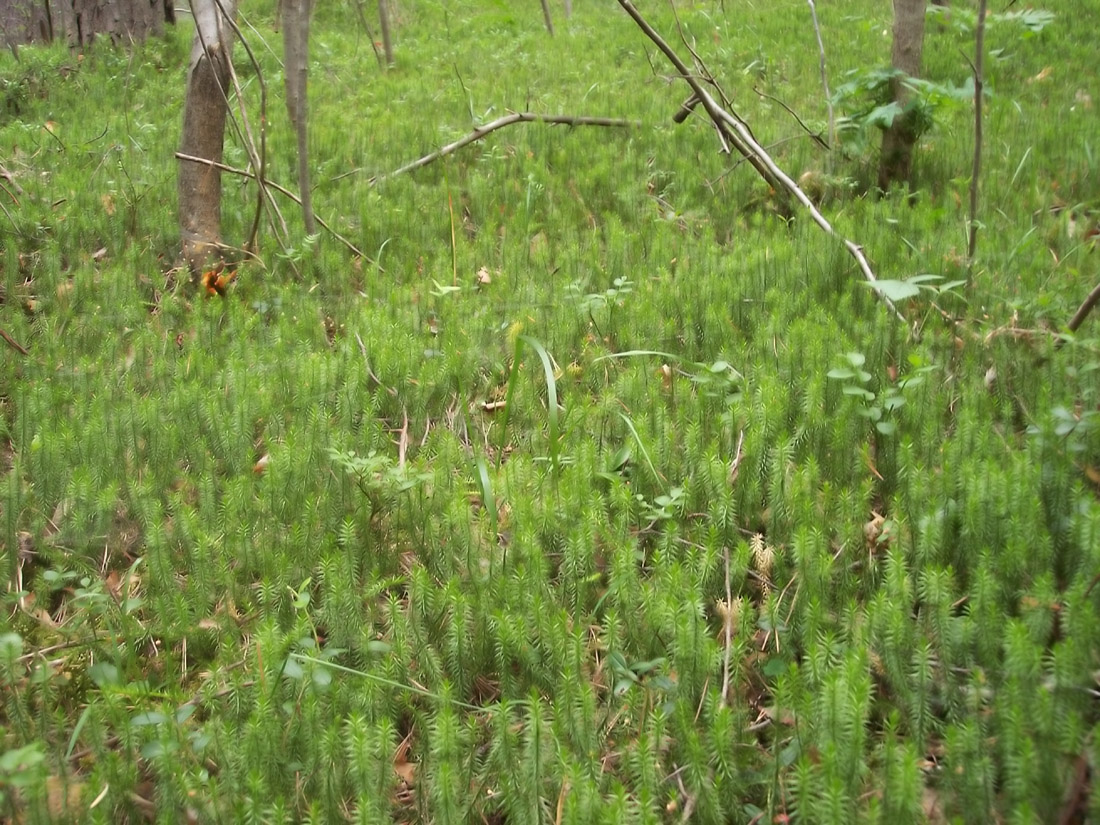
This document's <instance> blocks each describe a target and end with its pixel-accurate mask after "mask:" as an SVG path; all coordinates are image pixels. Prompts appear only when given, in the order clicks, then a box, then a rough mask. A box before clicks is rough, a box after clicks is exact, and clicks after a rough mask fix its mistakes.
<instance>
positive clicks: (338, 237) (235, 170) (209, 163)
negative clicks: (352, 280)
mask: <svg viewBox="0 0 1100 825" xmlns="http://www.w3.org/2000/svg"><path fill="white" fill-rule="evenodd" d="M176 157H177V158H178V159H179V160H189V161H191V162H192V163H205V164H206V165H207V166H213V167H214V168H216V169H221V170H222V171H223V172H229V173H230V174H232V175H240V176H241V177H242V178H252V179H255V178H257V177H258V176H257V175H256V173H255V172H249V171H248V170H247V169H238V168H237V167H235V166H229V165H228V164H225V163H219V162H218V161H216V160H210V159H208V158H199V157H195V156H194V155H185V154H184V153H183V152H176ZM263 185H264V186H265V187H270V188H271V189H274V190H275V191H276V192H278V193H279V194H281V195H285V196H286V197H288V198H290V199H291V200H292V201H294V202H295V203H296V204H298V205H299V206H301V205H302V201H301V199H300V198H299V197H298V196H297V195H295V194H294V193H293V192H291V191H290V190H289V189H287V188H286V187H285V186H280V185H279V184H277V183H275V182H274V181H271V180H266V181H264V183H263ZM314 217H315V218H317V223H318V224H319V225H320V226H321V228H322V229H324V230H325V231H326V232H328V233H329V234H330V235H332V237H334V238H335V239H336V240H338V241H339V242H340V243H342V244H343V245H344V246H346V247H347V248H348V251H350V252H351V253H352V254H353V255H357V256H358V257H360V258H363V259H365V260H368V261H369V260H370V258H368V257H367V256H366V255H364V254H363V253H362V251H361V250H360V249H359V248H358V247H357V246H355V244H353V243H352V242H351V241H349V240H348V239H347V238H345V237H344V236H343V235H341V234H340V233H339V232H337V231H336V230H335V229H333V228H332V227H331V226H329V225H328V224H327V223H325V222H324V221H323V220H321V218H320V217H318V216H316V215H315V216H314Z"/></svg>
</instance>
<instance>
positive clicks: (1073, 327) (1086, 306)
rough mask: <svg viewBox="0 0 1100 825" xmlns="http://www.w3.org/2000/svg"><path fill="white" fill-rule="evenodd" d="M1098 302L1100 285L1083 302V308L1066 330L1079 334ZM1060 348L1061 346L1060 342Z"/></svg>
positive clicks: (1075, 314)
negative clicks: (1079, 328)
mask: <svg viewBox="0 0 1100 825" xmlns="http://www.w3.org/2000/svg"><path fill="white" fill-rule="evenodd" d="M1098 302H1100V284H1097V285H1096V286H1094V287H1093V288H1092V292H1090V293H1089V296H1088V297H1087V298H1086V299H1085V300H1084V301H1082V302H1081V306H1079V307H1078V308H1077V311H1076V312H1075V313H1073V317H1072V318H1071V319H1070V321H1069V324H1067V325H1066V329H1068V330H1069V331H1070V332H1077V328H1078V327H1080V326H1081V324H1083V323H1084V322H1085V319H1086V318H1088V317H1089V313H1090V312H1092V308H1093V307H1094V306H1096V304H1097V303H1098ZM1059 346H1061V342H1060V341H1059Z"/></svg>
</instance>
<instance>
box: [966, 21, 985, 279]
mask: <svg viewBox="0 0 1100 825" xmlns="http://www.w3.org/2000/svg"><path fill="white" fill-rule="evenodd" d="M986 5H987V0H979V2H978V26H977V28H976V29H975V33H974V50H975V52H974V63H973V64H972V67H973V69H974V168H973V170H972V171H971V173H970V231H969V239H968V240H967V244H966V257H967V260H968V262H969V265H970V266H973V265H974V253H975V252H976V251H977V249H978V176H979V175H980V174H981V171H982V86H983V85H984V82H983V79H982V64H983V63H984V62H985V61H984V60H982V52H984V51H985V10H986Z"/></svg>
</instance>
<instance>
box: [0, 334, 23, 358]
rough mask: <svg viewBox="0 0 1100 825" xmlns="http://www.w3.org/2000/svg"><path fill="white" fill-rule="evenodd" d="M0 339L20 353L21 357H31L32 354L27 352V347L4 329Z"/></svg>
mask: <svg viewBox="0 0 1100 825" xmlns="http://www.w3.org/2000/svg"><path fill="white" fill-rule="evenodd" d="M0 338H3V339H4V340H5V341H7V343H8V346H10V347H11V348H12V349H14V350H16V351H17V352H19V354H20V355H30V352H29V351H28V350H27V348H26V347H24V346H23V345H22V344H20V343H19V342H18V341H16V340H15V339H14V338H12V337H11V336H10V335H8V333H7V332H5V331H4V330H2V329H0Z"/></svg>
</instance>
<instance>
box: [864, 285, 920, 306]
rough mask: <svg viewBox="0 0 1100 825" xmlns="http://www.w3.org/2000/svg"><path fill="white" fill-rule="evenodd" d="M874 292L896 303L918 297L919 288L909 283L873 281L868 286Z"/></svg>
mask: <svg viewBox="0 0 1100 825" xmlns="http://www.w3.org/2000/svg"><path fill="white" fill-rule="evenodd" d="M868 286H870V287H871V289H873V290H874V291H875V292H877V293H879V295H882V296H883V297H884V298H888V299H889V300H891V301H893V302H894V303H897V302H899V301H905V300H908V299H909V298H914V297H916V296H917V295H920V287H919V286H917V285H916V284H912V283H910V282H909V281H890V280H882V281H873V282H871V283H869V284H868Z"/></svg>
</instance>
